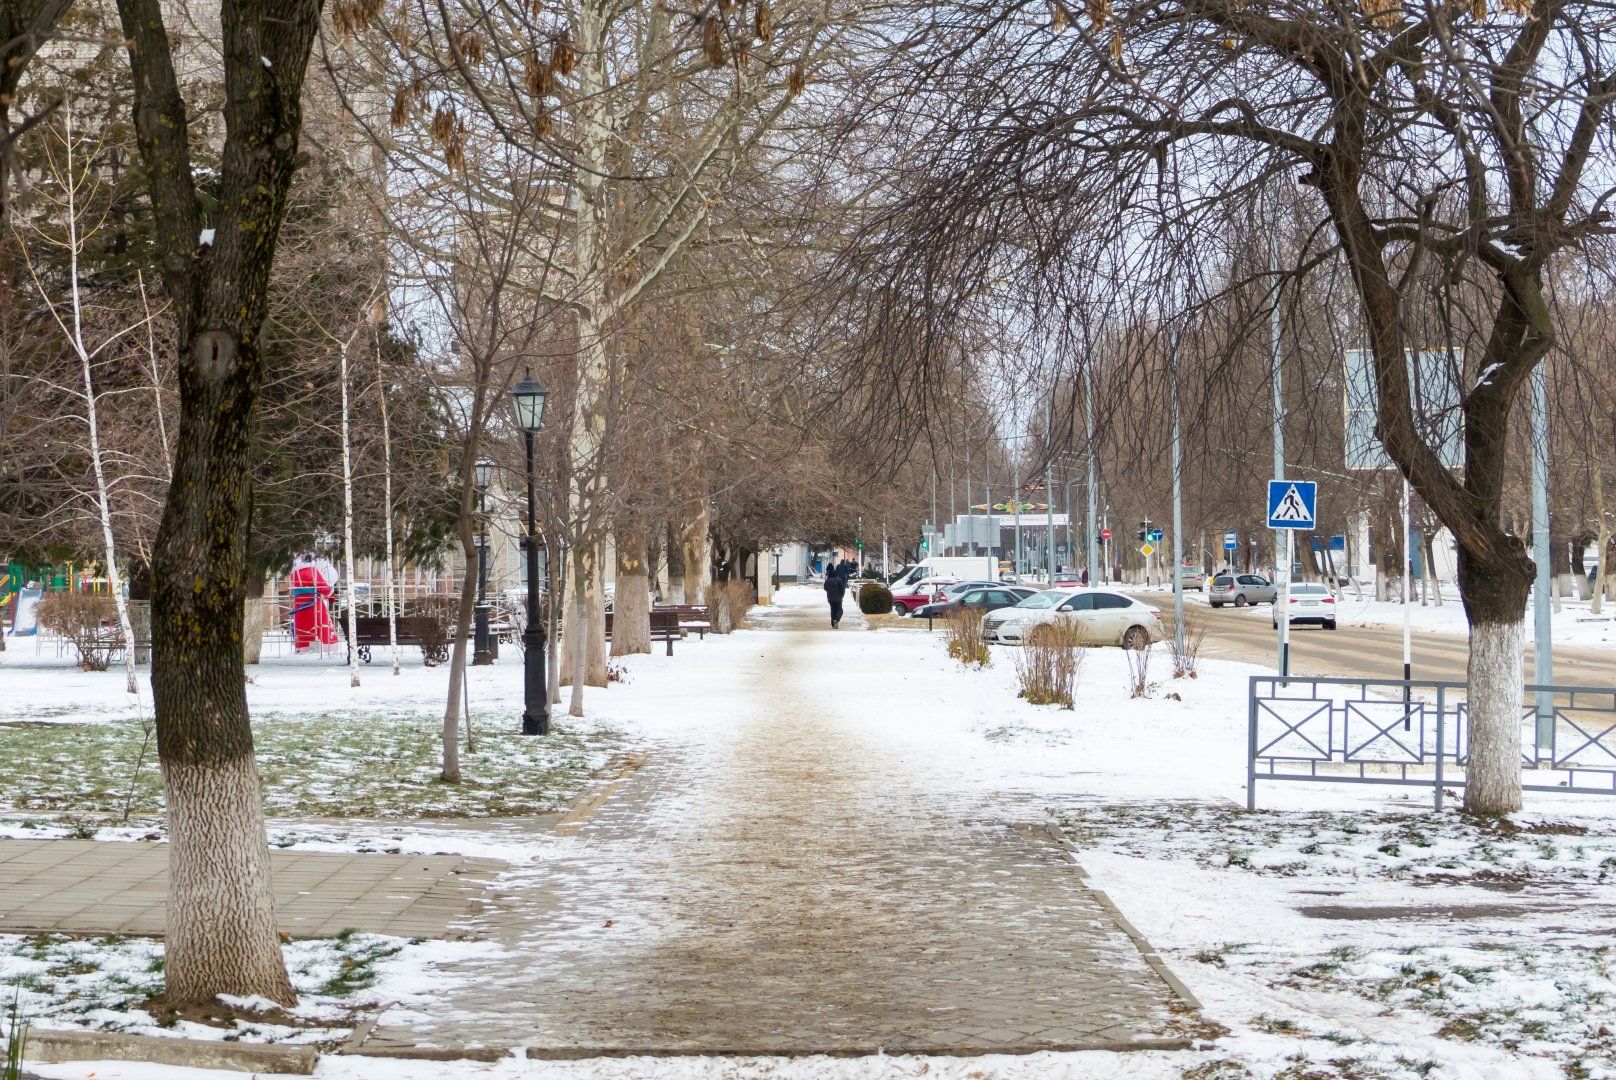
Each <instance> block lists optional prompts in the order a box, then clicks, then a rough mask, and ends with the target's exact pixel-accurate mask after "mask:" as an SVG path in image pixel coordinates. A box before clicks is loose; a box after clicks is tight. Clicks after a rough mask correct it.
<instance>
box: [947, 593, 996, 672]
mask: <svg viewBox="0 0 1616 1080" xmlns="http://www.w3.org/2000/svg"><path fill="white" fill-rule="evenodd" d="M943 630H944V631H945V632H946V633H947V635H948V655H949V656H952V657H953V658H954V659H956V660H958V661H959V662H960V663H961V664H963V665H964V666H965V667H976V668H982V667H987V666H988V664H990V663H991V662H992V661H993V656H992V654H991V653H990V652H989V650H988V643H987V639H986V638H984V637H983V636H982V613H981V612H980V611H976V610H973V609H971V608H965V607H959V608H955V609H954V610H953V611H950V612H949V613H948V615H947V616H945V617H944V619H943Z"/></svg>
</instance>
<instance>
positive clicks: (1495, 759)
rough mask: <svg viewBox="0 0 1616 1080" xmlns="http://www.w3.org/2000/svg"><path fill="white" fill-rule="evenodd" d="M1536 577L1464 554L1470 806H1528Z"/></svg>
mask: <svg viewBox="0 0 1616 1080" xmlns="http://www.w3.org/2000/svg"><path fill="white" fill-rule="evenodd" d="M1529 591H1530V590H1529V583H1528V581H1527V580H1525V579H1523V578H1521V577H1520V575H1519V574H1517V573H1510V572H1509V571H1508V570H1507V569H1505V570H1503V572H1498V571H1484V570H1481V569H1480V568H1478V567H1476V566H1475V563H1474V560H1472V559H1469V558H1467V557H1466V556H1465V554H1464V552H1463V551H1461V552H1460V555H1459V594H1460V596H1461V597H1462V598H1463V600H1464V606H1465V613H1466V615H1467V616H1468V617H1469V619H1470V659H1469V662H1468V664H1467V667H1466V673H1465V677H1466V698H1467V711H1468V715H1469V764H1468V765H1467V767H1466V769H1465V806H1466V808H1467V809H1471V810H1473V811H1476V812H1479V813H1484V814H1488V815H1504V814H1513V813H1515V812H1516V811H1518V810H1520V808H1521V768H1520V761H1521V713H1522V700H1523V696H1524V694H1525V683H1526V679H1525V675H1524V669H1523V665H1524V662H1525V611H1526V600H1527V595H1528V592H1529Z"/></svg>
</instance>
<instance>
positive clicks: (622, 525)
mask: <svg viewBox="0 0 1616 1080" xmlns="http://www.w3.org/2000/svg"><path fill="white" fill-rule="evenodd" d="M648 534H649V530H648V529H647V527H646V524H645V522H643V521H640V520H638V519H635V518H633V517H625V518H624V519H623V520H621V521H619V522H618V523H617V529H616V541H617V592H616V594H615V596H614V597H613V601H612V655H613V656H632V655H634V654H636V653H648V652H650V651H651V575H650V570H651V567H650V561H649V558H648V555H647V552H646V545H647V543H648V540H649V535H648Z"/></svg>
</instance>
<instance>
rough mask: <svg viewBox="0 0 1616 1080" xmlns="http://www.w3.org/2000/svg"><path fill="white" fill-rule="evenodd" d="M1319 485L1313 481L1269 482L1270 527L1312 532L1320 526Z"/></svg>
mask: <svg viewBox="0 0 1616 1080" xmlns="http://www.w3.org/2000/svg"><path fill="white" fill-rule="evenodd" d="M1318 507H1319V485H1317V484H1315V483H1314V482H1313V481H1311V480H1270V481H1268V527H1269V528H1270V529H1297V530H1300V531H1303V532H1311V531H1312V530H1313V529H1314V528H1315V527H1316V526H1317V524H1318V520H1319V514H1318Z"/></svg>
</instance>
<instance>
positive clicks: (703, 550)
mask: <svg viewBox="0 0 1616 1080" xmlns="http://www.w3.org/2000/svg"><path fill="white" fill-rule="evenodd" d="M685 514H686V516H685V517H684V518H682V519H681V520H680V523H679V525H680V530H679V543H680V546H681V548H682V554H683V560H684V565H685V596H686V597H687V598H688V599H687V600H686V602H687V603H691V604H700V603H703V602H705V598H706V596H707V586H709V585H711V584H712V581H713V557H712V548H711V546H710V543H709V537H708V531H709V529H710V527H711V515H710V514H709V513H708V510H707V500H706V499H699V498H698V499H692V500H690V502H689V503H688V504H687V505H686V509H685Z"/></svg>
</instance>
